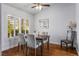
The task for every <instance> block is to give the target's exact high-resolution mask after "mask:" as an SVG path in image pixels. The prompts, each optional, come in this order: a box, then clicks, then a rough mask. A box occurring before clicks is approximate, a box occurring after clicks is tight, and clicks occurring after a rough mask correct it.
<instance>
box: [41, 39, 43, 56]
mask: <svg viewBox="0 0 79 59" xmlns="http://www.w3.org/2000/svg"><path fill="white" fill-rule="evenodd" d="M41 43H42V46H41V56H43V40H41Z"/></svg>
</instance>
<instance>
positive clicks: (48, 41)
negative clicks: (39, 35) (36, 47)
mask: <svg viewBox="0 0 79 59" xmlns="http://www.w3.org/2000/svg"><path fill="white" fill-rule="evenodd" d="M47 48H48V50H49V38H48V43H47Z"/></svg>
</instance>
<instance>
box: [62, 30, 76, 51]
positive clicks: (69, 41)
mask: <svg viewBox="0 0 79 59" xmlns="http://www.w3.org/2000/svg"><path fill="white" fill-rule="evenodd" d="M69 33H71V35H70V39H69V36H68V34H69ZM75 39H76V31H67V37H66V39H64V40H61V48H62V45H64V44H65V45H66V50H67V49H68V46H69V44H70V45H71V48H74V47H73V44H74V40H75Z"/></svg>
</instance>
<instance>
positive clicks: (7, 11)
mask: <svg viewBox="0 0 79 59" xmlns="http://www.w3.org/2000/svg"><path fill="white" fill-rule="evenodd" d="M8 15H12V16H14V17H17V18H24V19H26V18H28V20H29V29H30V30H29V32H33V26H34V25H33V16H32V15H31V14H29V13H27V12H23V11H21V10H19V9H16V8H14V7H11V6H9V5H6V4H2V22H1V24H2V25H1V27H2V28H1V30H2V31H1V33H2V38H1V39H2V41H1V42H2V51H3V50H6V49H9V48H11V47H14V46H16V45H17V43H16V40H15V41H14V40H12V41H11V42H12V43H11V44H12V46H10V45H11V44H10V42H9V41H10V40H9V39H8V35H7V34H8V19H7V16H8Z"/></svg>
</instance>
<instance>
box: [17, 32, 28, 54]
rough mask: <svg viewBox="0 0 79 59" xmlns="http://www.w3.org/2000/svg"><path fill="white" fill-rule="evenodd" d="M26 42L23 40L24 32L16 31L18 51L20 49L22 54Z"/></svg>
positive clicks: (24, 50)
mask: <svg viewBox="0 0 79 59" xmlns="http://www.w3.org/2000/svg"><path fill="white" fill-rule="evenodd" d="M26 47H27V42H26V41H25V38H24V34H23V33H18V51H19V53H20V52H21V51H22V53H23V54H25V52H26Z"/></svg>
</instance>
